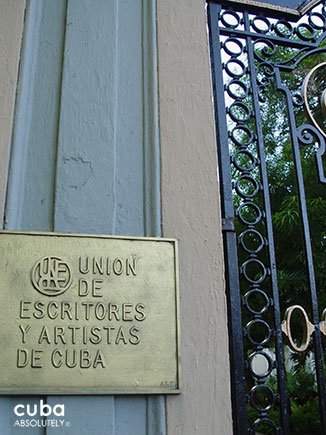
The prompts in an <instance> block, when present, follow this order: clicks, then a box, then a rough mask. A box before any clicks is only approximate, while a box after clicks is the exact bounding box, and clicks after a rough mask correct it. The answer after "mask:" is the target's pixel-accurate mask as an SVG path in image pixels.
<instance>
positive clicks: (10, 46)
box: [0, 0, 25, 222]
mask: <svg viewBox="0 0 326 435" xmlns="http://www.w3.org/2000/svg"><path fill="white" fill-rule="evenodd" d="M24 12H25V0H0V156H1V159H0V174H1V176H0V222H2V219H3V210H4V197H5V190H6V182H7V173H8V160H9V150H10V141H11V130H12V122H13V114H14V102H15V95H16V84H17V75H18V66H19V55H20V46H21V38H22V31H23V24H24Z"/></svg>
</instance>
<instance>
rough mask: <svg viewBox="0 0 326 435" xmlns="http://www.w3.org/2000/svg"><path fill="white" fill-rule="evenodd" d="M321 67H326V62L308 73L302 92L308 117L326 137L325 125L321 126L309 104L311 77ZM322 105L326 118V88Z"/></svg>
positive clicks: (321, 98)
mask: <svg viewBox="0 0 326 435" xmlns="http://www.w3.org/2000/svg"><path fill="white" fill-rule="evenodd" d="M320 68H325V69H326V62H323V63H320V64H319V65H316V66H315V67H314V68H313V69H312V70H311V71H310V72H309V74H308V75H307V77H306V78H305V79H304V82H303V86H302V94H303V98H304V105H305V111H306V114H307V117H308V119H309V121H310V122H311V124H312V125H314V126H315V127H316V128H317V130H318V131H319V132H320V133H321V134H322V135H323V136H324V137H325V138H326V131H325V130H324V128H323V127H321V126H320V124H319V123H318V122H317V121H316V119H315V117H314V115H313V113H312V111H311V109H310V106H309V97H308V85H309V82H310V79H311V78H312V76H313V74H314V73H315V72H316V71H317V70H319V69H320ZM320 105H321V112H322V115H323V116H324V117H325V119H326V89H324V90H323V91H322V94H321V96H320Z"/></svg>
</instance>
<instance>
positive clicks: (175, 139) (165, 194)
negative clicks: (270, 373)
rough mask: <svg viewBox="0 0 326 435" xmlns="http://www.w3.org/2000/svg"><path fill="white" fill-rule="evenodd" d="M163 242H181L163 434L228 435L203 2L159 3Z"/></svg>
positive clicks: (225, 343)
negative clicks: (177, 323)
mask: <svg viewBox="0 0 326 435" xmlns="http://www.w3.org/2000/svg"><path fill="white" fill-rule="evenodd" d="M157 19H158V52H159V95H160V101H159V110H160V135H161V137H160V140H161V162H162V213H163V232H164V236H173V237H177V238H178V239H179V241H180V287H181V289H180V291H181V357H182V379H183V385H182V394H181V395H180V396H177V397H168V398H167V402H166V406H167V428H168V435H172V434H173V435H191V434H198V435H210V434H211V435H228V434H231V433H232V421H231V400H230V385H229V382H230V381H229V377H230V376H229V375H230V373H229V353H228V334H227V309H226V299H225V287H224V278H223V276H224V272H223V246H222V235H221V216H220V204H219V186H218V181H217V174H216V167H217V161H216V148H215V147H216V145H215V132H214V114H213V107H212V90H211V76H210V65H209V52H208V42H207V29H206V12H205V1H204V0H178V1H175V0H158V10H157Z"/></svg>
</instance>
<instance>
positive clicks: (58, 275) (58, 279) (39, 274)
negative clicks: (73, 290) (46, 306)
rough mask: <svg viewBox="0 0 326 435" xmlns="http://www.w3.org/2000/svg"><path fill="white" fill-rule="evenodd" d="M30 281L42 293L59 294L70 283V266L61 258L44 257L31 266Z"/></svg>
mask: <svg viewBox="0 0 326 435" xmlns="http://www.w3.org/2000/svg"><path fill="white" fill-rule="evenodd" d="M32 283H33V286H34V287H35V288H36V290H37V291H39V292H40V293H42V294H43V295H46V296H58V295H61V294H62V293H64V292H65V291H66V290H68V288H69V287H70V285H71V271H70V267H69V266H68V264H67V263H66V262H65V261H63V260H61V258H58V257H44V258H42V260H40V261H38V262H37V263H36V264H35V266H34V267H33V270H32Z"/></svg>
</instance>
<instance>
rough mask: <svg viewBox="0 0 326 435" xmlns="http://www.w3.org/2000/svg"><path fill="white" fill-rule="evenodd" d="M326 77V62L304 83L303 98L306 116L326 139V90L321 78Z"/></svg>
mask: <svg viewBox="0 0 326 435" xmlns="http://www.w3.org/2000/svg"><path fill="white" fill-rule="evenodd" d="M324 77H326V62H323V63H320V64H319V65H317V66H315V67H314V68H313V69H312V70H311V71H310V72H309V74H308V75H307V77H306V78H305V80H304V82H303V98H304V104H305V111H306V115H307V117H308V119H309V121H310V122H311V124H313V125H314V126H315V127H316V128H317V130H318V131H319V132H320V133H321V134H322V135H323V136H324V137H325V138H326V89H323V88H321V86H323V85H324V84H325V83H324V82H323V81H322V80H320V78H324Z"/></svg>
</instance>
